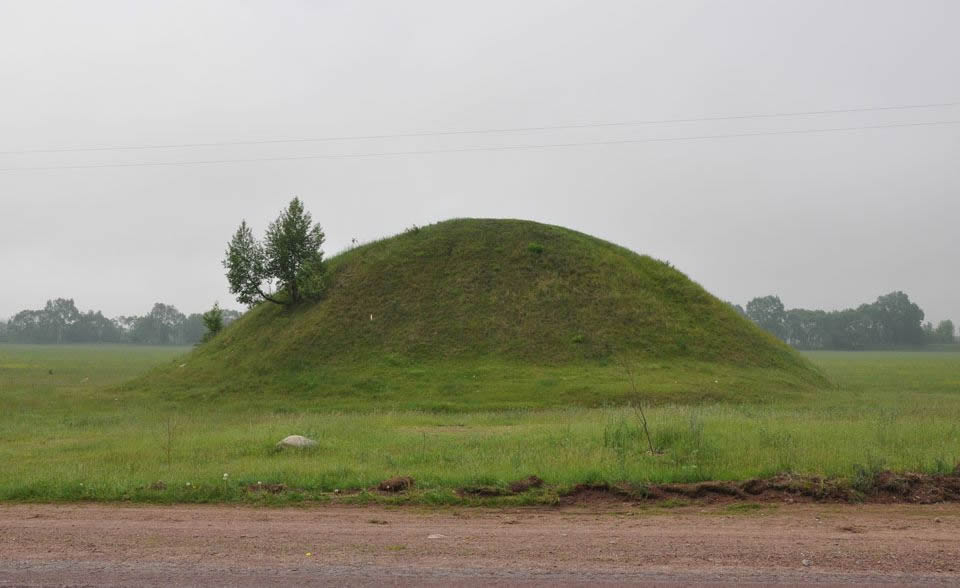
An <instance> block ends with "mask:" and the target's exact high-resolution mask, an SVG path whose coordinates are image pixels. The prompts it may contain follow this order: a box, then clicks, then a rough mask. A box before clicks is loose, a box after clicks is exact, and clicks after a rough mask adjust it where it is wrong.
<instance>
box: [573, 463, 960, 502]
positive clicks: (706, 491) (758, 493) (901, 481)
mask: <svg viewBox="0 0 960 588" xmlns="http://www.w3.org/2000/svg"><path fill="white" fill-rule="evenodd" d="M674 498H684V499H692V500H698V501H701V502H706V503H714V502H724V501H733V500H750V501H757V502H786V503H792V502H835V503H843V502H854V503H860V502H869V503H881V504H889V503H911V504H936V503H939V502H958V501H960V476H958V475H956V474H951V475H939V474H937V475H928V474H914V473H909V472H908V473H900V474H898V473H894V472H890V471H883V472H878V473H877V474H875V475H874V476H873V477H871V478H866V479H858V480H855V481H853V482H848V481H846V480H839V479H828V478H821V477H818V476H793V475H790V474H781V475H779V476H775V477H773V478H767V479H754V480H748V481H746V482H698V483H694V484H651V485H645V486H634V485H629V484H617V485H607V484H593V485H587V484H578V485H577V486H574V487H573V488H572V489H571V490H570V491H569V492H567V493H566V494H564V495H563V496H562V497H561V502H562V503H565V504H582V503H589V502H610V501H611V500H619V501H624V500H628V501H636V502H642V501H655V502H657V501H665V500H670V499H674Z"/></svg>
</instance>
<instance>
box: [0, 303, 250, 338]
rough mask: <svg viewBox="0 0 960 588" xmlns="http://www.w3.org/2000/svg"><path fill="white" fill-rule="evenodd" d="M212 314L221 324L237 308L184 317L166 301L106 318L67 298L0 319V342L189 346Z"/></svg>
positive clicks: (204, 331)
mask: <svg viewBox="0 0 960 588" xmlns="http://www.w3.org/2000/svg"><path fill="white" fill-rule="evenodd" d="M205 316H206V320H204V317H205ZM216 316H219V321H220V324H221V325H223V324H228V323H230V322H232V321H234V320H236V319H237V318H239V317H240V312H238V311H236V310H228V309H220V308H219V306H214V309H212V310H211V311H208V312H207V313H203V314H200V313H195V314H189V315H185V314H183V313H182V312H180V311H179V310H177V308H176V307H175V306H173V305H172V304H164V303H162V302H157V303H156V304H154V305H153V308H152V309H150V312H148V313H147V314H145V315H143V316H119V317H116V318H109V317H106V316H104V315H103V313H102V312H100V311H97V312H94V311H92V310H88V311H86V312H81V311H80V310H79V309H77V306H76V304H75V303H74V301H73V299H72V298H57V299H55V300H48V301H47V304H46V305H45V306H44V307H43V308H41V309H37V310H22V311H20V312H18V313H17V314H16V315H15V316H13V317H12V318H11V319H10V320H9V321H6V322H4V321H0V341H7V342H10V343H53V344H56V343H140V344H145V345H190V344H194V343H199V342H201V341H202V340H204V338H205V337H207V336H208V333H210V332H211V330H214V329H213V328H212V327H211V324H212V323H211V321H212V320H213V319H215V317H216Z"/></svg>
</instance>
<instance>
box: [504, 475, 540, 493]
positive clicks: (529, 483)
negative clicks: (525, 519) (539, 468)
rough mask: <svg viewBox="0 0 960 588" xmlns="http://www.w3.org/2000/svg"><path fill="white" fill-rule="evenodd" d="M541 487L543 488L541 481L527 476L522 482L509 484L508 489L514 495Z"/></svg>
mask: <svg viewBox="0 0 960 588" xmlns="http://www.w3.org/2000/svg"><path fill="white" fill-rule="evenodd" d="M541 486H543V480H541V479H540V478H539V477H537V476H528V477H526V478H524V479H522V480H517V481H516V482H510V485H509V486H508V488H510V491H511V492H513V493H514V494H521V493H523V492H526V491H527V490H529V489H531V488H539V487H541Z"/></svg>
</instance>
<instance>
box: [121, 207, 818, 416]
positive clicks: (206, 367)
mask: <svg viewBox="0 0 960 588" xmlns="http://www.w3.org/2000/svg"><path fill="white" fill-rule="evenodd" d="M330 279H331V281H330V284H331V285H330V288H329V290H328V293H327V295H326V297H325V298H324V299H323V300H322V301H320V302H315V303H304V304H301V305H298V306H296V307H294V308H283V307H278V306H275V305H272V304H263V305H261V306H259V307H257V308H256V309H254V310H252V311H251V312H250V313H248V314H247V315H246V316H245V317H244V318H243V319H241V320H240V321H238V322H237V323H235V324H234V325H232V326H231V327H230V328H228V329H227V330H226V331H225V332H224V333H222V334H221V335H220V336H218V337H217V338H215V339H214V340H213V341H211V342H210V343H208V344H206V345H204V346H201V347H200V348H198V349H197V350H196V351H195V352H194V353H192V354H191V355H190V356H189V357H188V358H187V359H186V360H185V361H184V362H182V363H186V364H187V365H186V366H183V367H180V363H178V364H176V365H171V366H169V367H167V368H164V369H159V370H157V371H155V372H153V373H152V374H150V375H149V376H147V377H145V378H144V379H142V380H140V381H139V382H136V383H135V384H134V385H133V387H134V388H136V389H141V390H148V391H152V392H154V393H164V394H167V395H170V396H171V397H173V398H185V397H193V398H215V397H220V396H221V395H230V396H232V397H237V396H254V397H257V396H271V395H278V394H279V395H281V396H286V397H290V398H292V399H294V400H295V401H300V400H302V401H303V402H308V401H309V402H313V403H315V404H316V405H318V406H322V407H325V408H328V409H329V408H373V407H378V406H379V407H384V406H394V407H401V408H418V409H426V408H434V409H438V410H447V409H450V410H462V409H467V408H471V407H472V408H476V409H487V408H501V407H538V406H556V405H569V404H574V405H586V406H597V405H602V404H605V403H622V402H624V401H625V400H627V399H628V398H627V390H629V388H630V387H629V384H628V383H627V382H626V381H625V377H624V373H623V370H622V369H621V368H620V367H619V366H618V363H619V362H620V361H622V360H626V361H628V362H629V363H631V364H632V365H635V366H637V367H636V369H637V376H638V381H639V383H640V385H641V388H642V390H643V393H644V395H645V397H646V398H647V399H648V400H652V401H680V402H683V401H687V402H697V401H701V400H704V399H713V400H717V399H728V400H738V401H739V400H756V399H758V398H760V397H763V396H769V397H776V396H778V395H780V394H786V395H788V394H792V393H796V392H798V391H803V390H811V389H813V388H816V387H822V386H823V385H824V384H825V380H824V378H823V377H822V376H821V375H820V374H819V372H817V371H816V370H815V369H814V368H813V367H812V366H811V365H810V364H809V363H808V362H807V361H806V360H804V359H803V358H802V357H801V356H799V355H798V354H796V353H794V352H793V351H792V350H790V349H789V348H787V347H786V346H785V345H783V344H782V343H780V342H779V341H777V340H775V339H774V338H773V337H771V336H769V335H768V334H766V333H764V332H762V331H761V330H760V329H758V328H757V327H755V326H754V325H753V324H751V323H750V322H749V321H747V320H746V319H744V318H742V317H741V316H739V315H738V314H737V313H736V312H735V311H734V310H733V309H732V308H730V306H729V305H727V304H726V303H724V302H722V301H720V300H718V299H716V298H715V297H713V296H711V295H710V294H709V293H707V292H706V291H705V290H704V289H703V288H702V287H701V286H699V285H698V284H696V283H694V282H693V281H691V280H690V279H688V278H687V277H686V276H685V275H683V274H682V273H680V272H679V271H677V270H676V269H674V268H673V267H671V266H670V265H669V264H667V263H664V262H661V261H657V260H655V259H652V258H650V257H648V256H643V255H638V254H636V253H633V252H631V251H629V250H627V249H624V248H622V247H619V246H616V245H613V244H611V243H608V242H606V241H602V240H600V239H596V238H594V237H590V236H588V235H584V234H582V233H578V232H575V231H571V230H568V229H563V228H560V227H555V226H549V225H543V224H538V223H533V222H528V221H515V220H476V219H463V220H453V221H447V222H443V223H439V224H436V225H432V226H429V227H424V228H419V229H415V230H409V231H407V232H405V233H403V234H401V235H398V236H396V237H392V238H389V239H384V240H381V241H377V242H374V243H370V244H368V245H364V246H361V247H358V248H355V249H352V250H349V251H347V252H344V253H342V254H340V255H338V256H335V257H334V258H332V259H331V260H330Z"/></svg>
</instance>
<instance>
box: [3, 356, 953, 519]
mask: <svg viewBox="0 0 960 588" xmlns="http://www.w3.org/2000/svg"><path fill="white" fill-rule="evenodd" d="M187 351H188V349H185V348H180V349H175V348H150V347H134V346H116V347H109V346H26V345H24V346H18V345H0V470H2V471H3V472H4V476H2V478H0V500H7V501H11V500H14V501H61V500H134V501H156V502H164V501H177V502H204V501H238V500H248V501H260V500H269V501H297V500H304V499H311V498H315V499H322V500H326V499H329V498H330V497H331V494H330V493H332V492H333V491H334V490H335V489H336V490H344V491H349V490H356V489H363V488H369V487H371V486H374V485H376V483H378V482H379V481H381V480H383V479H385V478H388V477H390V476H394V475H409V476H412V477H413V478H414V479H416V481H417V487H418V490H417V491H416V492H415V493H414V494H413V499H414V500H420V501H426V502H431V501H433V502H451V501H456V500H458V499H457V498H456V497H455V495H454V493H453V490H454V489H456V488H460V487H464V486H476V485H486V486H502V485H504V484H506V483H507V482H509V481H511V480H516V479H518V478H521V477H524V476H527V475H530V474H536V475H538V476H540V477H542V478H543V479H544V480H546V482H547V483H548V484H549V485H551V487H552V488H553V489H552V490H551V491H550V492H555V491H556V490H557V489H561V490H562V488H564V487H569V486H571V485H573V484H576V483H580V482H601V481H606V482H620V481H626V482H632V483H638V484H641V483H645V482H681V481H699V480H741V479H747V478H753V477H761V476H769V475H773V474H776V473H779V472H793V473H798V474H817V475H824V476H831V477H853V476H855V475H858V473H862V472H864V471H878V470H880V469H886V468H889V469H892V470H901V471H903V470H909V471H920V472H945V471H949V470H952V469H953V467H954V465H955V464H956V463H957V462H958V461H960V354H958V353H949V352H943V353H906V352H875V353H874V352H869V353H866V352H865V353H811V354H808V355H807V357H808V358H809V359H810V360H812V361H813V363H814V364H815V365H817V366H818V367H819V368H820V369H821V370H823V372H824V373H825V374H826V375H827V377H828V378H829V379H830V380H831V381H832V382H833V383H834V387H833V388H830V389H827V390H824V391H820V392H803V393H797V394H795V395H788V396H785V397H782V398H780V399H778V400H776V401H771V402H763V401H762V400H761V397H760V396H759V395H756V394H747V395H745V396H744V397H742V398H738V399H737V400H736V401H729V400H728V401H724V402H715V401H711V400H710V396H709V395H704V394H703V393H702V391H701V390H699V389H698V388H700V387H701V386H706V385H707V384H708V382H706V381H703V382H700V383H696V382H693V381H692V380H684V381H683V382H678V383H677V384H676V386H677V390H676V393H675V394H674V395H673V396H671V397H669V398H668V397H663V396H658V397H655V398H653V399H652V400H653V401H654V403H655V404H654V405H652V406H648V413H647V414H648V416H649V418H650V421H651V431H652V434H653V437H654V442H655V444H656V446H657V448H658V449H659V450H661V451H662V452H663V453H662V454H661V455H657V456H652V455H649V454H647V453H646V452H645V442H644V441H643V439H642V438H641V435H640V430H639V428H638V423H637V419H636V417H635V413H634V411H633V410H631V409H629V408H624V407H595V408H594V407H587V406H576V407H567V408H557V407H553V408H539V409H532V408H531V409H511V410H496V411H493V410H483V409H482V407H479V408H478V407H474V409H472V410H469V411H462V412H461V411H455V410H452V409H451V408H450V407H444V406H440V407H439V410H425V409H424V410H413V409H394V410H376V409H370V408H369V406H370V405H369V404H368V405H367V408H366V409H364V410H360V409H356V408H350V407H341V408H340V409H338V410H330V409H329V407H325V406H324V404H323V402H322V398H319V399H311V398H309V397H307V396H305V395H303V394H297V395H290V396H282V395H270V396H266V395H255V394H252V395H250V394H248V395H245V396H243V397H242V398H239V399H233V398H230V397H229V396H211V397H207V398H196V397H188V398H178V397H177V396H176V394H173V393H164V394H159V395H148V394H147V393H145V392H143V391H138V390H137V389H135V388H133V389H131V388H130V387H124V386H123V383H124V382H126V381H128V380H130V379H131V378H132V377H134V376H137V375H138V374H141V373H143V372H145V371H147V370H149V369H150V368H151V367H152V366H158V365H159V366H163V365H170V364H171V363H173V364H174V365H176V366H179V365H180V364H181V362H182V360H181V359H178V356H181V355H182V354H184V353H186V352H187ZM501 367H502V366H501ZM188 368H189V366H185V367H184V368H183V369H188ZM167 369H169V368H167ZM518 369H521V368H518ZM525 369H527V370H529V371H528V372H524V373H522V374H521V375H522V376H523V378H521V379H522V381H526V382H529V385H530V386H531V387H532V388H534V389H536V388H537V387H538V386H547V385H548V384H544V383H543V380H544V379H546V380H548V382H549V381H551V379H553V380H555V379H558V378H565V377H569V378H576V377H581V376H578V374H577V370H576V368H575V367H567V368H563V370H567V371H562V370H561V371H556V370H553V371H549V370H548V372H541V371H539V369H540V368H525ZM544 369H546V368H544ZM557 369H560V368H557ZM481 374H482V371H481ZM604 374H605V375H604ZM701 376H703V378H704V380H706V377H710V378H712V377H714V376H715V374H709V375H703V374H701ZM463 377H465V378H467V377H470V374H469V373H465V374H463ZM591 377H601V378H602V377H605V378H606V383H605V384H604V385H605V386H622V387H623V388H624V391H625V394H626V390H627V387H628V384H627V383H626V381H625V380H624V378H623V376H622V374H620V373H619V372H618V371H617V370H616V369H615V368H612V367H611V368H609V370H608V371H606V372H597V373H596V374H593V376H591ZM637 377H638V382H639V384H640V388H641V390H642V389H643V382H644V380H645V378H653V377H658V376H657V375H656V370H652V371H651V370H650V369H647V370H646V371H644V370H641V371H639V372H638V375H637ZM470 379H471V380H472V379H473V378H470ZM475 386H476V388H477V389H478V390H483V389H484V388H485V387H489V386H494V387H495V384H490V383H489V382H484V381H483V379H482V377H481V378H480V379H479V381H478V382H477V383H476V384H475ZM684 386H689V387H690V389H689V392H690V395H689V396H684V392H685V391H684V390H683V389H682V388H683V387H684ZM628 397H629V395H625V396H624V398H628ZM728 397H729V395H728ZM684 398H689V399H690V401H691V402H690V403H677V401H678V400H680V399H684ZM705 399H706V400H705ZM425 408H426V407H425ZM434 408H437V407H434ZM289 434H304V435H307V436H310V437H312V438H314V439H316V440H318V441H319V447H318V448H316V449H315V450H311V451H303V452H281V453H278V452H275V451H274V443H276V441H277V440H279V439H280V438H282V437H284V436H286V435H289ZM224 474H227V476H226V479H224ZM156 481H163V482H164V486H165V488H164V489H162V490H155V489H150V487H149V486H150V485H151V484H152V483H154V482H156ZM257 482H263V483H264V484H277V483H282V484H286V485H287V486H288V487H289V488H290V489H291V491H289V492H286V493H285V494H283V495H281V496H280V497H272V496H270V497H264V496H263V495H261V494H251V493H249V492H247V491H246V487H247V486H248V485H251V484H254V485H255V484H256V483H257ZM547 494H548V493H546V492H544V493H541V494H534V495H532V496H530V497H527V498H523V499H522V500H530V501H538V500H548V499H549V496H548V495H547ZM518 500H521V499H520V498H518Z"/></svg>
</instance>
